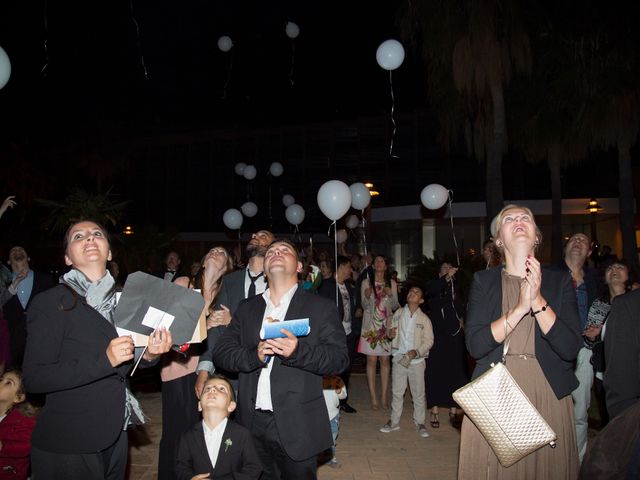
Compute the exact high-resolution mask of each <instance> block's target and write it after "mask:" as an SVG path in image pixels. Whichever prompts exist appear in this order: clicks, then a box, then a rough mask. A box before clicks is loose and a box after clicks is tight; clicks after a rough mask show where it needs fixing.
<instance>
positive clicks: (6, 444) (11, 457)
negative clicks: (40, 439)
mask: <svg viewBox="0 0 640 480" xmlns="http://www.w3.org/2000/svg"><path fill="white" fill-rule="evenodd" d="M35 424H36V419H35V417H27V416H25V415H23V414H22V413H21V412H20V411H18V410H15V409H14V410H11V411H10V412H9V414H8V415H7V416H6V417H5V418H4V420H2V421H1V422H0V442H2V449H1V450H0V480H5V479H14V480H15V479H26V478H27V477H28V476H29V453H30V452H31V431H32V430H33V427H34V426H35Z"/></svg>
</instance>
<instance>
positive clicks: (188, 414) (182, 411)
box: [158, 373, 200, 480]
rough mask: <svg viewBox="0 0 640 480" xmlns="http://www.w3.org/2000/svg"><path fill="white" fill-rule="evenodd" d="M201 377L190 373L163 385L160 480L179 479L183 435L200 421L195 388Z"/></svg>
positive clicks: (159, 462)
mask: <svg viewBox="0 0 640 480" xmlns="http://www.w3.org/2000/svg"><path fill="white" fill-rule="evenodd" d="M196 379H197V376H196V374H195V373H190V374H189V375H185V376H184V377H180V378H176V379H175V380H171V381H170V382H162V438H161V439H160V446H159V448H158V480H173V479H175V478H176V474H175V471H174V470H175V465H176V453H177V451H178V444H179V443H180V437H181V436H182V434H183V433H184V432H185V431H186V430H188V429H190V428H191V427H193V426H194V425H195V424H196V423H197V422H198V421H199V420H200V414H199V413H198V399H197V398H196V393H195V386H196Z"/></svg>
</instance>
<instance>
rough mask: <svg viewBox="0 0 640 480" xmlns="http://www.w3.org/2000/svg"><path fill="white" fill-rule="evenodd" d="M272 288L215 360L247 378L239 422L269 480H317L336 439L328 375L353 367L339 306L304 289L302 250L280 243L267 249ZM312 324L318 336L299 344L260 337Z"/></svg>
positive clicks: (251, 304)
mask: <svg viewBox="0 0 640 480" xmlns="http://www.w3.org/2000/svg"><path fill="white" fill-rule="evenodd" d="M264 270H265V272H266V274H267V278H268V279H269V288H268V289H267V290H266V291H265V292H264V293H263V294H262V295H257V296H255V297H252V298H250V299H248V300H247V301H246V302H242V303H241V304H240V306H239V307H238V309H237V310H236V311H235V312H234V315H233V320H232V321H231V324H230V325H229V327H227V330H226V331H225V333H224V334H223V335H222V337H221V338H220V339H219V340H218V343H217V345H216V347H215V349H214V351H213V362H214V364H215V365H220V366H221V367H222V368H223V369H225V370H229V371H235V372H239V382H240V385H239V395H238V410H237V411H238V422H239V423H240V424H241V425H244V426H245V427H247V428H249V429H250V430H251V433H252V434H253V438H254V440H255V442H256V448H257V450H258V454H259V455H260V459H261V460H262V463H263V467H264V477H263V479H264V480H270V479H280V478H282V479H285V480H306V479H315V478H316V455H318V454H319V453H320V452H322V451H324V450H325V449H327V448H329V447H331V445H332V444H333V440H332V437H331V429H330V428H329V422H328V421H327V408H326V406H325V402H324V397H323V395H322V376H323V375H330V374H335V373H337V372H342V371H344V369H345V368H346V367H347V365H348V364H349V354H348V352H347V346H346V338H345V334H344V329H343V327H342V325H341V323H340V320H339V318H338V311H337V309H336V308H335V304H333V303H332V302H330V301H328V300H327V299H325V298H322V297H320V296H319V295H315V294H311V293H308V292H305V291H304V290H303V289H302V288H299V286H298V273H299V272H300V271H301V270H302V263H301V262H300V260H299V258H298V252H297V250H296V247H295V246H294V245H293V244H292V243H291V242H289V241H288V240H276V241H274V242H273V243H272V244H271V245H270V246H269V248H268V249H267V252H266V255H265V260H264ZM300 318H308V319H309V326H310V332H309V334H308V335H307V336H305V337H300V338H297V337H295V336H294V335H293V334H291V333H290V332H288V331H287V330H285V329H284V328H283V329H281V332H282V333H283V334H284V335H286V337H285V338H275V339H271V340H261V339H260V329H261V327H262V325H263V323H265V322H273V321H274V320H290V319H300Z"/></svg>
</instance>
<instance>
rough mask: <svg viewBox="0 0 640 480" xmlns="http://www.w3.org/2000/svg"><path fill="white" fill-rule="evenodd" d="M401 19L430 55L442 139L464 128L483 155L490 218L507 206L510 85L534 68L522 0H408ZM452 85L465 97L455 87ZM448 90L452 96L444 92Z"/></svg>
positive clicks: (473, 146)
mask: <svg viewBox="0 0 640 480" xmlns="http://www.w3.org/2000/svg"><path fill="white" fill-rule="evenodd" d="M400 23H401V26H402V30H403V32H404V33H405V36H406V37H407V38H409V39H411V40H412V41H414V42H415V43H416V44H417V45H418V48H419V49H420V50H421V52H422V53H423V55H424V57H425V59H426V61H427V65H428V78H427V83H428V88H429V95H430V97H431V98H432V99H433V100H434V102H433V103H434V106H435V108H436V111H437V113H438V115H439V117H440V122H441V124H442V127H443V131H444V132H446V136H445V138H444V140H445V141H447V142H448V143H453V142H455V141H456V136H457V135H458V134H460V133H462V132H464V135H465V138H466V143H467V149H468V151H469V153H470V154H471V153H473V154H475V155H476V157H477V158H478V159H479V160H480V161H485V162H486V188H485V192H486V204H487V223H490V221H491V219H492V218H493V216H494V215H495V214H496V213H498V211H499V210H500V209H501V208H502V205H503V193H502V158H503V156H504V154H505V153H506V152H507V145H508V136H507V120H506V105H505V94H504V93H505V87H506V86H507V85H508V84H509V82H510V81H511V78H512V77H513V75H514V74H518V73H525V74H526V73H528V72H530V70H531V50H530V46H529V38H528V36H527V35H526V33H525V31H524V29H523V26H522V22H521V12H520V8H519V5H518V2H517V1H516V0H506V1H502V2H498V1H497V0H453V1H447V0H425V1H422V2H409V3H408V6H407V7H405V8H404V10H403V11H402V12H401V13H400ZM454 88H455V91H456V92H457V93H458V95H459V97H460V98H453V97H452V95H451V94H450V92H451V90H453V89H454ZM443 92H446V93H448V95H446V96H444V97H443V96H442V93H443ZM443 98H444V99H445V100H448V101H449V105H447V104H446V103H445V101H444V100H443ZM452 107H453V108H452Z"/></svg>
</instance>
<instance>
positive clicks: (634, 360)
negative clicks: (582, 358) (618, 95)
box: [604, 290, 640, 418]
mask: <svg viewBox="0 0 640 480" xmlns="http://www.w3.org/2000/svg"><path fill="white" fill-rule="evenodd" d="M639 315H640V290H634V291H632V292H629V293H625V294H624V295H621V296H619V297H616V299H615V301H614V302H613V304H612V305H611V312H610V313H609V317H608V319H607V329H606V331H605V336H604V355H605V364H606V366H607V368H606V370H605V372H604V387H605V392H606V394H607V408H608V409H609V413H610V414H611V417H612V418H613V417H615V416H616V415H618V414H619V413H621V412H622V411H623V410H625V409H626V408H627V407H629V406H631V405H633V404H634V403H636V402H637V401H639V400H640V321H638V316H639Z"/></svg>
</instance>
